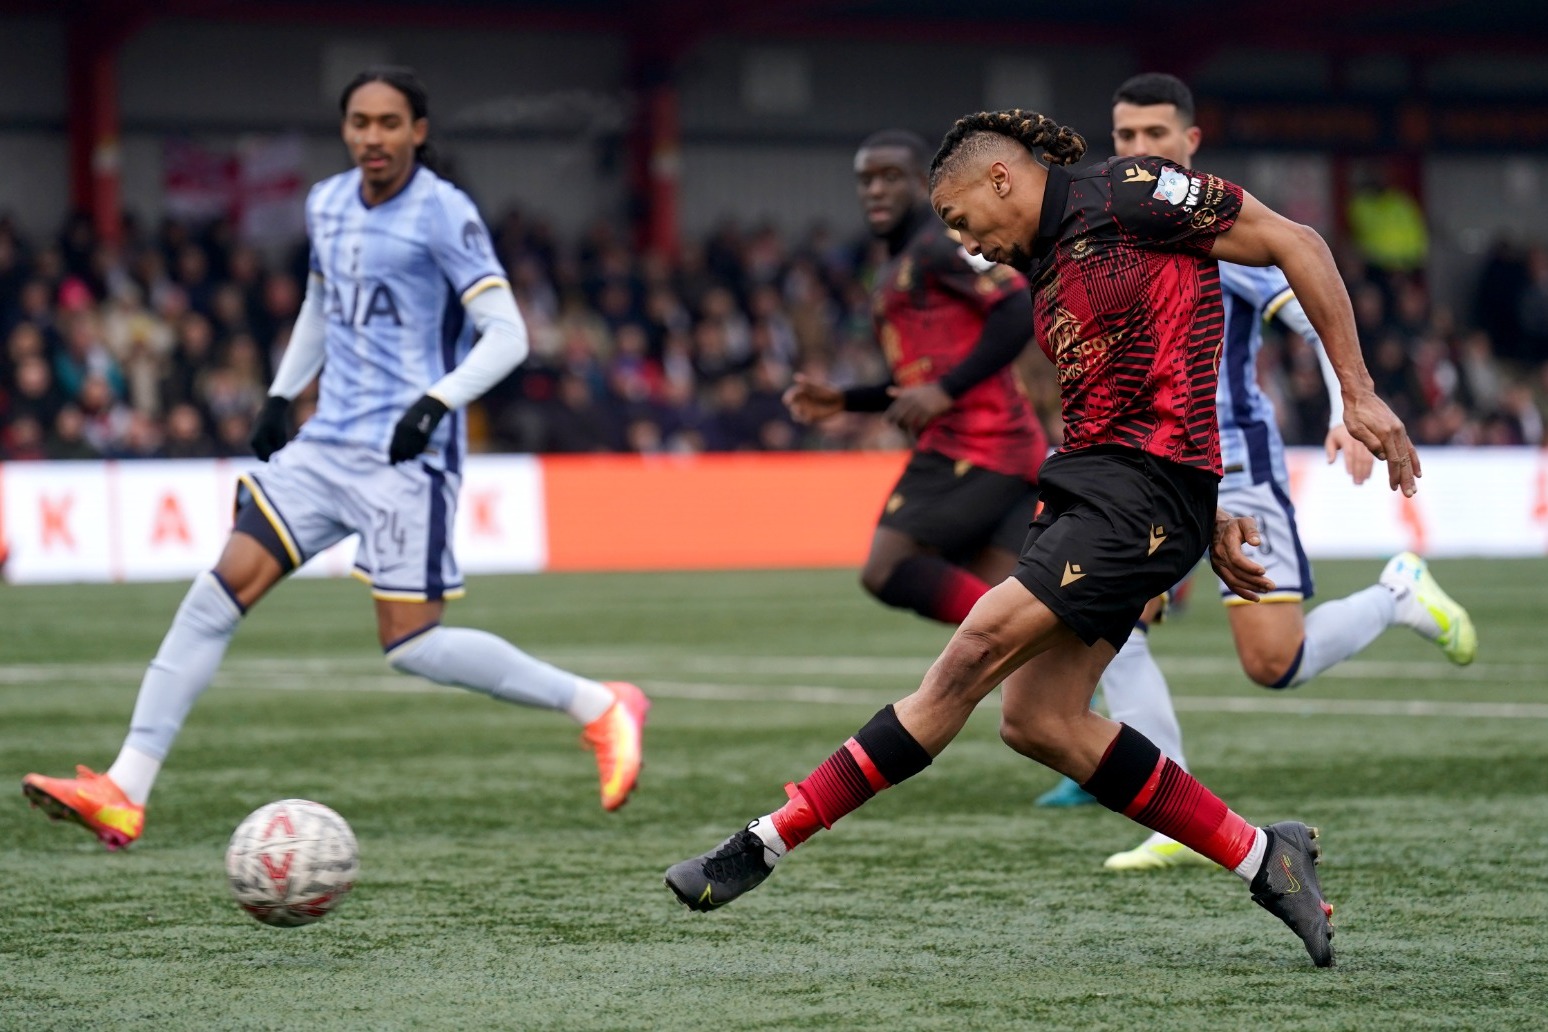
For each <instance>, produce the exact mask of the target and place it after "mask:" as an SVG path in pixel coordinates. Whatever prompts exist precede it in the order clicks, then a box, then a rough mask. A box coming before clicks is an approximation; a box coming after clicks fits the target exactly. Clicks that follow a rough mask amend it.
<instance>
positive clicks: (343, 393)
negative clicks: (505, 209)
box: [299, 166, 505, 473]
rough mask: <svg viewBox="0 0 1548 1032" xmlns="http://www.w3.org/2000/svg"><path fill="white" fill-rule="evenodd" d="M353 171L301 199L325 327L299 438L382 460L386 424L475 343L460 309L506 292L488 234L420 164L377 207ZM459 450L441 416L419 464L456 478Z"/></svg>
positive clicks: (454, 422) (456, 433)
mask: <svg viewBox="0 0 1548 1032" xmlns="http://www.w3.org/2000/svg"><path fill="white" fill-rule="evenodd" d="M360 181H361V175H360V170H359V169H352V170H350V171H348V172H343V173H340V174H339V175H336V176H333V177H331V178H328V179H325V180H323V181H322V182H320V183H318V184H317V185H316V186H314V187H312V192H311V194H310V195H309V196H308V197H307V200H306V231H307V237H308V238H309V240H310V241H311V247H312V261H311V264H312V272H313V273H315V274H317V275H319V276H321V277H322V279H323V283H322V288H323V291H324V299H325V303H324V306H323V310H324V314H325V317H326V319H327V333H326V336H325V338H324V361H323V370H322V379H321V383H320V393H319V398H318V402H317V411H316V412H315V413H314V414H313V415H312V417H311V418H310V419H308V420H307V421H306V424H305V425H304V426H303V427H302V428H301V432H300V434H299V437H300V438H301V439H303V440H312V441H327V442H332V443H341V444H352V445H357V446H360V447H364V448H367V449H370V450H371V451H372V452H375V453H377V454H379V455H381V456H382V458H383V460H384V461H385V459H386V455H387V446H388V444H389V443H390V442H391V440H392V431H393V427H394V426H395V425H396V424H397V422H398V420H399V418H400V417H402V415H403V413H404V412H405V411H406V410H407V409H408V407H409V406H410V405H412V404H413V403H414V402H415V401H417V400H418V399H419V397H420V395H422V394H424V393H425V390H426V389H427V388H428V387H430V385H431V384H433V383H435V382H436V381H437V380H439V379H440V378H441V377H442V376H444V375H445V374H446V373H448V372H450V371H451V370H452V369H453V368H455V367H456V365H457V363H458V362H460V361H462V359H463V358H464V357H465V356H466V355H467V353H468V351H469V349H470V348H471V347H472V337H473V333H472V326H471V325H470V324H469V323H468V321H467V320H466V319H465V318H464V314H463V305H464V304H465V303H466V302H467V301H468V300H469V299H471V298H472V297H473V296H474V295H475V294H477V293H479V292H480V291H482V290H484V289H486V288H487V287H490V286H494V285H498V284H503V283H504V282H505V273H504V271H503V270H502V269H501V268H500V264H499V262H498V261H497V260H496V259H495V256H494V248H493V247H492V246H491V245H490V242H489V233H488V230H487V229H485V227H484V222H483V220H482V219H481V218H479V215H478V209H476V208H475V207H474V206H473V202H472V201H471V200H470V199H469V198H468V196H467V194H465V193H463V192H462V191H461V190H459V189H457V188H456V187H455V186H453V185H452V184H451V183H449V182H447V181H446V180H444V179H442V178H441V177H440V176H438V175H436V174H435V173H434V172H431V171H430V170H429V169H427V168H424V167H422V166H416V167H415V170H414V173H413V175H412V177H411V178H410V179H409V182H408V184H407V185H406V186H405V187H404V188H403V189H402V190H401V191H399V192H398V193H397V194H396V195H394V196H393V197H392V198H391V199H389V200H387V201H384V202H383V203H381V204H378V205H376V206H375V207H367V206H366V204H365V201H364V200H362V198H361V195H360ZM466 450H467V443H466V431H465V429H464V426H463V422H462V420H461V419H460V418H459V413H456V412H452V413H449V414H448V415H447V416H446V418H445V419H443V420H441V424H440V426H438V427H437V428H436V431H435V433H434V435H433V436H432V437H431V438H430V445H429V448H428V450H427V451H426V452H425V453H424V454H423V455H421V456H420V459H419V461H420V462H423V463H426V464H428V465H430V466H431V467H433V468H439V469H444V470H446V471H447V472H449V473H457V472H459V471H460V466H461V458H462V455H463V454H464V453H465V452H466Z"/></svg>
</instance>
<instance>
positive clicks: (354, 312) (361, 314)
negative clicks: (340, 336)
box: [324, 283, 403, 327]
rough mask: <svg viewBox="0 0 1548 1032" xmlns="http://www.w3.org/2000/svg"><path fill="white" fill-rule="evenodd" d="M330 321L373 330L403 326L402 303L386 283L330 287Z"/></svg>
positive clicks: (335, 285)
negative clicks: (380, 326) (387, 325)
mask: <svg viewBox="0 0 1548 1032" xmlns="http://www.w3.org/2000/svg"><path fill="white" fill-rule="evenodd" d="M324 311H325V313H326V315H327V317H328V319H329V320H330V321H332V322H337V323H343V324H344V325H346V326H360V327H365V326H370V325H372V324H373V323H391V324H392V325H394V326H402V325H403V317H402V316H401V315H399V314H398V299H397V298H395V297H394V296H393V294H392V288H391V287H389V286H387V284H385V283H353V284H349V283H346V284H344V285H343V287H342V289H341V288H340V286H339V285H338V284H334V283H329V284H328V303H327V307H326V308H325V310H324Z"/></svg>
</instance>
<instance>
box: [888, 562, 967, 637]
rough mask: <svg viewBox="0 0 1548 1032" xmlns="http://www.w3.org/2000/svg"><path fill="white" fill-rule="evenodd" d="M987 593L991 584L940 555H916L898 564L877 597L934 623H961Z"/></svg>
mask: <svg viewBox="0 0 1548 1032" xmlns="http://www.w3.org/2000/svg"><path fill="white" fill-rule="evenodd" d="M988 590H989V585H988V583H986V582H985V581H983V580H981V579H980V578H978V577H975V576H974V575H973V574H971V573H969V572H968V571H967V570H964V569H963V568H962V567H960V566H953V565H952V564H951V563H949V562H947V561H946V560H945V559H942V558H941V557H940V556H938V555H915V556H910V557H909V558H907V559H905V560H903V561H902V562H901V563H899V564H898V565H897V567H896V568H895V569H894V570H893V571H892V576H890V577H888V578H887V583H886V584H883V585H882V588H881V590H880V591H878V592H877V593H876V597H877V598H879V599H881V600H882V601H883V602H885V603H887V604H888V605H889V606H897V607H898V608H899V609H912V610H913V611H914V612H916V613H918V614H919V615H920V616H927V617H929V618H930V619H932V620H939V621H941V622H942V623H949V624H959V623H961V622H962V621H963V620H965V619H967V615H968V611H969V610H971V609H972V608H973V603H975V602H977V601H978V600H979V599H980V598H982V597H983V596H984V593H985V592H986V591H988Z"/></svg>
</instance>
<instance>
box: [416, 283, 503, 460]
mask: <svg viewBox="0 0 1548 1032" xmlns="http://www.w3.org/2000/svg"><path fill="white" fill-rule="evenodd" d="M462 306H463V309H464V310H465V311H466V312H467V313H468V318H469V319H470V320H471V321H472V323H473V329H474V332H475V333H476V334H477V343H476V344H474V345H473V349H472V350H471V351H469V352H468V357H467V358H465V359H463V360H462V362H461V364H459V365H458V366H457V368H455V369H453V370H452V371H451V372H449V373H447V374H446V375H445V376H443V377H441V378H440V379H439V380H437V381H436V382H435V383H433V384H431V385H430V389H429V390H427V391H425V393H424V395H423V396H422V397H421V398H420V399H419V400H418V401H416V402H415V403H414V404H412V405H410V406H409V409H408V411H407V412H405V413H404V414H403V418H402V419H400V420H398V425H397V426H396V427H395V428H394V429H393V434H392V445H391V446H390V447H389V448H388V451H387V459H388V461H390V462H394V463H396V462H403V461H405V460H407V459H411V458H413V457H414V456H416V455H418V454H419V453H420V452H422V451H424V450H425V447H426V446H427V445H428V444H429V443H430V435H431V434H433V433H434V432H435V428H436V426H437V425H439V424H440V422H441V419H442V417H444V416H445V415H446V413H447V412H449V411H451V410H452V409H460V408H462V407H463V406H465V405H467V404H468V403H470V402H472V401H475V400H477V399H478V398H481V397H483V396H484V395H485V394H486V393H488V391H489V389H490V388H491V387H493V386H494V385H495V384H497V383H499V382H500V381H501V380H503V379H505V378H506V377H507V376H509V375H510V374H511V371H512V370H513V369H515V368H516V367H517V366H519V365H520V364H521V363H522V362H523V361H524V360H525V359H526V357H527V352H528V350H529V347H528V344H527V324H526V322H524V321H523V320H522V318H521V313H520V312H519V311H517V309H516V297H515V295H514V294H512V293H511V288H510V285H509V284H508V283H506V282H505V280H503V279H501V278H499V277H496V276H489V277H487V278H486V279H484V280H483V281H482V282H480V283H476V284H474V285H473V286H472V287H470V288H469V289H468V290H467V292H465V293H464V294H463V296H462Z"/></svg>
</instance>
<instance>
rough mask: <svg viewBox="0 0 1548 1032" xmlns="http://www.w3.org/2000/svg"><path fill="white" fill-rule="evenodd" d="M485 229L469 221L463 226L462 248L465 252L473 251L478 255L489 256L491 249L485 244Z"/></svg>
mask: <svg viewBox="0 0 1548 1032" xmlns="http://www.w3.org/2000/svg"><path fill="white" fill-rule="evenodd" d="M485 240H486V238H485V236H484V227H483V226H480V225H479V224H478V223H477V222H474V221H473V220H472V219H469V220H468V221H467V222H465V223H463V226H462V247H463V250H465V251H472V252H473V253H474V254H476V255H480V256H487V255H488V254H489V248H488V247H487V246H486V244H485Z"/></svg>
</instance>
